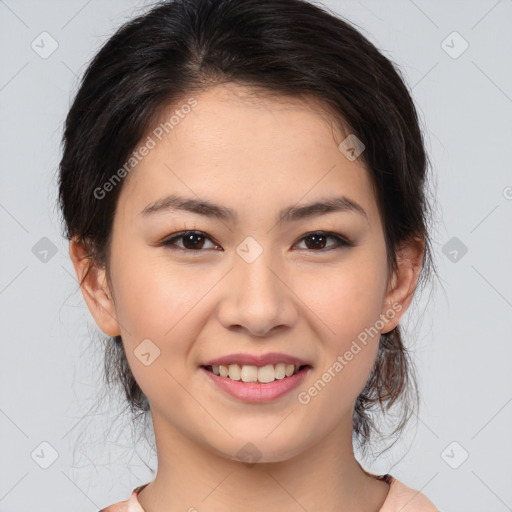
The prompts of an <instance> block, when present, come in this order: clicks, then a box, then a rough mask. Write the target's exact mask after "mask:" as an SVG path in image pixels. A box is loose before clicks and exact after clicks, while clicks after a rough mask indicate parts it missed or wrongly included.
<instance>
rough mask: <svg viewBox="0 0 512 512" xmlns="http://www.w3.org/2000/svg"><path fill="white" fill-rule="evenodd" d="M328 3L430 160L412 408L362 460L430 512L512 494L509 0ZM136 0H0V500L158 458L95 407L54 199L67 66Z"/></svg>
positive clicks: (93, 482) (95, 384) (95, 357)
mask: <svg viewBox="0 0 512 512" xmlns="http://www.w3.org/2000/svg"><path fill="white" fill-rule="evenodd" d="M326 5H327V6H329V7H330V8H332V9H333V10H335V11H336V12H338V13H340V14H342V15H344V16H345V17H346V18H348V19H349V20H351V21H353V22H354V23H355V24H356V25H357V26H358V27H359V28H360V29H361V30H362V31H363V33H365V35H366V36H367V37H369V39H370V40H371V41H373V42H374V43H375V44H376V45H377V47H378V48H380V49H381V50H382V51H383V52H384V53H385V54H386V55H387V56H388V57H390V58H391V59H392V60H394V61H395V62H396V63H398V64H399V66H400V67H401V69H402V71H403V73H404V75H405V77H406V79H407V81H408V83H409V85H410V87H411V88H412V91H413V95H414V98H415V101H416V102H417V105H418V107H419V110H420V113H421V116H422V122H423V124H424V126H425V134H426V141H427V146H428V149H429V152H430V157H431V160H432V164H433V167H434V170H435V175H436V178H435V182H434V183H433V184H432V193H433V195H434V196H435V197H436V204H437V206H436V208H437V218H436V225H435V229H434V233H433V236H434V239H435V243H434V249H435V256H436V260H437V265H438V268H439V273H440V276H441V285H438V286H436V287H435V288H433V289H432V292H431V297H430V300H427V299H428V295H429V292H428V290H427V291H426V293H424V295H423V296H422V297H421V298H420V300H418V301H417V302H416V303H415V305H414V307H413V308H412V309H411V310H410V312H409V313H408V314H407V323H406V327H409V328H410V331H409V332H410V335H409V337H408V345H409V346H410V348H411V350H412V351H413V355H414V359H415V362H416V366H417V369H418V378H419V384H420V390H421V393H422V407H421V410H420V414H419V418H418V420H417V423H416V424H415V425H414V424H413V425H412V427H411V428H410V430H409V433H408V434H407V435H404V436H403V437H402V438H401V439H400V442H399V443H397V444H396V445H395V446H394V448H393V449H392V450H391V452H389V453H388V454H387V455H386V456H385V457H383V458H381V459H380V460H379V461H378V462H373V463H371V464H368V465H367V468H368V469H369V470H371V471H373V472H376V473H384V472H390V473H391V474H393V475H394V476H395V477H397V478H399V479H400V480H402V481H404V482H405V483H406V484H407V485H408V486H410V487H413V488H416V489H421V490H422V492H423V493H425V494H426V495H427V496H429V498H430V499H431V500H432V501H433V502H434V503H435V504H436V505H437V506H438V507H439V508H440V509H441V510H442V511H443V512H447V511H449V510H452V511H462V510H464V511H465V512H476V511H482V510H485V511H486V512H502V511H506V510H512V487H511V485H510V483H511V481H512V463H511V460H512V441H511V432H512V403H511V402H512V386H511V371H510V361H511V356H512V344H511V335H510V320H511V312H512V274H511V272H510V270H509V269H510V263H511V262H512V243H511V239H512V237H511V236H510V231H511V230H510V226H511V222H510V221H511V212H512V173H511V164H510V148H511V146H512V144H511V132H512V129H511V122H510V118H511V114H512V80H511V78H512V72H511V66H510V61H511V59H510V55H511V54H512V35H511V34H512V31H511V30H510V27H511V26H512V23H511V22H512V1H511V0H500V1H496V0H480V1H453V0H451V1H440V0H439V1H426V0H414V1H412V0H395V1H386V2H382V1H377V0H371V1H370V0H362V1H341V0H338V1H334V0H332V1H329V2H326ZM143 8H144V2H142V1H135V0H116V1H109V2H101V1H100V0H89V1H86V0H72V1H69V0H68V1H60V2H59V1H49V0H47V1H35V0H32V1H29V0H6V1H0V48H1V57H0V58H1V64H0V109H1V110H0V111H1V117H0V154H1V156H2V158H1V169H2V172H1V178H0V179H1V186H0V227H1V233H2V243H1V252H0V257H1V263H0V311H1V321H2V330H1V332H2V345H1V346H2V357H1V358H0V390H1V392H0V393H1V395H0V433H1V438H0V511H9V512H16V511H27V510H42V511H46V510H48V511H49V510H52V511H53V512H61V511H62V512H64V511H69V510H70V509H71V508H72V510H73V511H76V512H78V511H88V512H92V511H96V510H98V509H99V508H100V507H103V506H106V505H108V504H111V503H113V502H115V501H118V500H121V499H127V498H128V496H129V494H130V491H131V489H132V488H133V487H135V486H136V485H139V484H142V483H145V482H147V481H149V480H150V479H151V478H152V473H151V472H150V471H149V470H148V469H147V468H146V466H145V465H144V463H143V462H142V461H143V460H147V461H149V463H150V464H152V466H153V467H155V462H156V461H155V458H154V457H153V456H151V454H150V453H149V451H148V448H147V443H144V442H142V441H140V442H138V443H137V448H136V449H135V450H134V448H133V443H132V440H131V438H130V432H129V428H128V426H127V423H126V418H125V417H123V416H120V417H119V418H117V419H116V411H117V409H116V401H115V399H114V400H113V401H112V402H109V401H107V400H101V401H100V402H99V406H98V407H97V406H96V404H97V403H98V400H99V397H101V392H102V391H101V390H102V387H101V361H102V352H101V343H100V342H99V341H98V336H97V334H95V333H97V332H98V331H97V330H96V329H95V327H94V324H93V321H92V318H91V317H90V315H89V312H88V310H87V308H86V306H85V303H84V301H83V299H82V295H81V292H80V291H79V289H78V287H77V282H76V278H75V276H74V273H73V269H72V265H71V262H70V261H69V257H68V252H67V243H66V241H65V240H64V239H63V238H62V237H61V227H60V224H59V216H58V213H57V210H56V206H55V204H56V180H55V172H56V169H57V165H58V162H59V158H60V137H61V134H62V123H63V121H64V118H65V115H66V112H67V109H68V107H69V104H70V100H71V98H72V96H73V94H74V93H75V91H76V88H77V83H78V77H79V76H81V74H82V72H83V71H84V69H85V67H86V64H87V62H88V61H89V60H90V59H91V58H92V56H93V55H94V53H95V52H96V51H97V50H98V49H99V47H100V46H101V44H102V43H103V42H104V41H105V39H106V38H107V37H108V36H109V35H110V34H112V32H113V30H114V28H116V27H117V26H119V24H120V23H121V22H124V21H126V20H127V19H128V18H130V17H131V16H132V15H134V14H135V13H136V12H140V11H141V10H142V9H143ZM454 31H456V32H457V33H458V34H452V33H453V32H454ZM42 32H47V33H48V34H49V36H48V35H42V36H41V35H40V34H41V33H42ZM443 41H444V43H443ZM466 42H467V44H468V48H467V49H466V50H465V51H464V52H462V50H464V48H465V46H466ZM56 44H58V47H57V48H56V50H55V51H54V52H53V53H52V54H51V55H46V54H45V52H47V53H48V52H50V50H52V45H56ZM33 46H34V47H35V48H33ZM461 52H462V53H461ZM43 57H46V58H43ZM454 237H455V238H454ZM464 248H466V249H467V252H466V253H465V254H464V250H465V249H464ZM427 303H428V304H427ZM425 306H427V310H426V313H425V315H424V316H423V318H422V319H421V321H419V319H420V316H421V315H420V314H419V312H421V311H422V310H423V309H424V308H425ZM418 322H419V323H418ZM41 443H48V444H43V445H41ZM55 457H56V458H55ZM466 457H467V458H466ZM54 459H55V460H54ZM44 466H49V467H48V468H47V469H44ZM310 512H313V511H310Z"/></svg>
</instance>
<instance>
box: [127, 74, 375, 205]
mask: <svg viewBox="0 0 512 512" xmlns="http://www.w3.org/2000/svg"><path fill="white" fill-rule="evenodd" d="M191 97H192V98H193V100H194V101H195V106H194V107H193V108H186V109H185V108H181V106H182V105H188V104H190V101H189V100H190V98H191ZM191 97H185V98H183V100H182V102H181V103H180V102H176V103H174V104H173V105H172V107H169V109H167V110H166V111H165V112H163V113H162V116H161V117H160V119H159V120H158V122H157V123H156V126H154V127H152V128H151V130H150V131H148V134H146V136H145V137H144V139H143V141H142V142H144V140H148V139H147V137H150V138H151V139H152V140H153V142H154V147H153V148H152V149H151V150H150V151H149V152H148V154H147V155H146V156H144V158H143V159H142V160H141V161H140V162H139V163H138V164H137V166H136V167H135V169H134V170H133V171H132V172H131V173H130V174H129V175H128V178H129V179H127V180H126V181H127V182H126V183H125V184H124V185H123V191H122V194H121V197H120V199H119V200H120V202H121V201H125V200H126V196H129V197H130V201H129V202H130V203H131V205H132V206H135V205H137V207H138V206H140V207H141V209H142V208H144V206H145V204H142V203H147V202H150V201H154V200H155V199H157V198H158V196H159V195H163V194H164V193H176V192H178V191H179V192H181V193H184V192H186V195H187V196H196V197H201V198H209V199H213V200H214V201H215V202H216V203H221V204H225V205H226V206H230V207H232V208H234V209H237V210H238V209H240V208H241V209H244V208H245V209H250V208H259V207H261V208H266V207H268V206H269V204H270V203H272V202H275V203H279V205H281V204H282V203H283V202H286V204H293V203H297V202H299V201H300V200H301V198H304V201H307V202H309V201H311V200H314V199H316V198H317V197H319V196H322V197H325V196H326V194H327V193H330V192H331V191H333V189H335V191H337V192H339V193H340V194H345V195H349V194H351V195H352V196H353V198H354V199H355V200H357V201H358V202H359V203H365V205H364V207H365V209H367V210H371V209H372V207H373V206H372V203H374V200H373V189H372V186H371V182H370V180H369V175H368V172H367V170H366V168H365V166H364V164H363V162H362V160H361V159H357V160H354V161H350V160H348V159H347V158H346V157H345V156H344V154H343V153H342V152H341V151H340V150H339V149H338V144H339V143H340V142H341V141H342V140H343V139H344V138H345V137H346V135H347V134H348V132H347V131H346V130H343V131H342V129H341V127H340V126H339V124H338V123H337V122H336V121H335V119H334V117H333V116H332V115H331V114H330V112H329V111H328V109H327V107H326V106H325V105H323V104H322V102H320V101H319V100H316V99H315V98H312V97H285V96H276V95H271V94H269V93H268V91H258V90H255V89H251V88H248V87H244V86H239V85H234V84H225V85H222V86H216V87H213V88H211V89H209V90H207V91H203V92H201V93H199V94H196V95H193V96H191ZM171 119H172V121H171ZM166 123H167V124H166ZM159 134H160V137H159V136H158V135H159ZM139 211H140V210H139ZM370 213H371V212H370Z"/></svg>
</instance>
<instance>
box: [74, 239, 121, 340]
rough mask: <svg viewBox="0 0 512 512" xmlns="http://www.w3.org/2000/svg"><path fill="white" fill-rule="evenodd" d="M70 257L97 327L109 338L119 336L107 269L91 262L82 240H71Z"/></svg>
mask: <svg viewBox="0 0 512 512" xmlns="http://www.w3.org/2000/svg"><path fill="white" fill-rule="evenodd" d="M69 256H70V258H71V261H72V263H73V267H74V268H75V273H76V276H77V279H78V283H79V284H80V289H81V290H82V295H83V297H84V300H85V302H86V304H87V307H88V308H89V311H90V312H91V315H92V316H93V318H94V320H95V322H96V325H97V326H98V327H99V328H100V329H101V330H102V331H103V332H104V333H105V334H106V335H107V336H118V335H119V334H120V329H119V323H118V321H117V315H116V310H115V303H114V301H113V298H112V294H111V291H110V289H109V286H108V282H107V278H106V271H105V269H104V268H100V267H98V266H97V265H96V264H95V263H94V262H93V261H92V260H91V258H90V256H89V253H88V251H87V248H86V247H85V244H84V242H83V241H81V240H77V239H72V240H70V242H69Z"/></svg>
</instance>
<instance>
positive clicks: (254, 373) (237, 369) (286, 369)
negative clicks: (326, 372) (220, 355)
mask: <svg viewBox="0 0 512 512" xmlns="http://www.w3.org/2000/svg"><path fill="white" fill-rule="evenodd" d="M202 368H204V369H206V370H208V371H209V372H211V373H213V374H214V375H217V376H219V377H223V378H227V379H230V380H234V381H242V382H247V383H249V382H258V383H261V384H268V383H270V382H274V381H276V380H282V379H287V378H288V377H291V376H292V375H296V374H297V373H299V372H302V371H304V370H307V369H309V368H311V366H310V365H307V364H305V365H295V364H285V363H278V364H275V365H274V364H268V365H265V366H254V365H238V364H230V365H210V366H202Z"/></svg>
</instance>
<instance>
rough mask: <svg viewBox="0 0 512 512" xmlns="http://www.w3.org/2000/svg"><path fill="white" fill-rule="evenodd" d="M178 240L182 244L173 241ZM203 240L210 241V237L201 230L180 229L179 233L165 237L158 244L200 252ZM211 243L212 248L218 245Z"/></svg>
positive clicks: (173, 248)
mask: <svg viewBox="0 0 512 512" xmlns="http://www.w3.org/2000/svg"><path fill="white" fill-rule="evenodd" d="M178 240H182V241H183V246H179V245H177V244H176V243H175V242H176V241H178ZM205 240H209V241H210V242H211V241H212V239H211V238H210V237H208V236H206V234H205V233H202V232H201V231H182V232H181V233H177V234H175V235H173V236H172V237H171V238H166V239H165V240H163V241H162V242H160V244H159V245H163V246H166V247H168V248H169V249H171V250H182V251H188V252H201V249H203V248H204V245H205ZM212 244H213V248H215V247H218V245H217V244H215V243H213V242H212Z"/></svg>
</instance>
